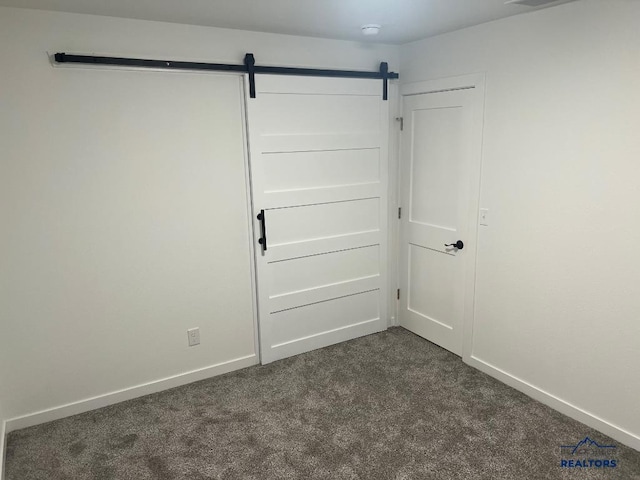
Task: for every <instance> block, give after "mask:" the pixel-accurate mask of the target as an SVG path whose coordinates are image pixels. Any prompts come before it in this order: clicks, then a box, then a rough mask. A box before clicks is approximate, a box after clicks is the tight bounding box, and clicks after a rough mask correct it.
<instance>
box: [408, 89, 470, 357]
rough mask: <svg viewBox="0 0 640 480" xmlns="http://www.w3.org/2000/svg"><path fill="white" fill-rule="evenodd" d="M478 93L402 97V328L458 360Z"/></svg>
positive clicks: (466, 309) (466, 290)
mask: <svg viewBox="0 0 640 480" xmlns="http://www.w3.org/2000/svg"><path fill="white" fill-rule="evenodd" d="M479 95H480V93H479V91H478V89H477V88H464V89H458V90H454V89H452V90H449V91H440V92H434V93H425V94H421V95H418V94H413V93H412V94H410V95H406V96H404V99H403V119H404V122H403V123H404V129H403V132H402V142H401V145H402V155H401V175H402V182H401V195H402V206H403V214H402V220H401V224H400V230H401V234H400V245H401V247H400V248H401V252H400V289H401V298H400V310H399V313H400V325H402V326H403V327H405V328H407V329H409V330H411V331H413V332H414V333H416V334H418V335H420V336H422V337H424V338H426V339H427V340H430V341H431V342H433V343H436V344H438V345H440V346H442V347H444V348H446V349H447V350H450V351H451V352H453V353H455V354H457V355H460V356H461V355H462V353H463V352H462V351H463V332H464V328H463V327H464V326H465V325H464V324H465V322H464V319H465V315H472V304H473V285H474V278H473V277H474V267H475V248H476V246H475V238H476V225H477V202H478V192H479V181H480V177H479V175H480V149H479V145H480V142H479V139H481V135H482V103H481V101H479V100H478V99H479V98H480V97H479Z"/></svg>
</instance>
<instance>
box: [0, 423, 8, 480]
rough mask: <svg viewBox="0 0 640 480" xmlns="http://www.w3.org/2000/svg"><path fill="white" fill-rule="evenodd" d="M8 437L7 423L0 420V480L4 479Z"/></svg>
mask: <svg viewBox="0 0 640 480" xmlns="http://www.w3.org/2000/svg"><path fill="white" fill-rule="evenodd" d="M6 436H7V423H6V422H5V421H4V420H2V419H0V480H2V479H3V478H4V457H5V451H4V447H5V445H6V444H7V441H6Z"/></svg>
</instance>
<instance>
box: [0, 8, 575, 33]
mask: <svg viewBox="0 0 640 480" xmlns="http://www.w3.org/2000/svg"><path fill="white" fill-rule="evenodd" d="M504 1H505V0H0V6H10V7H23V8H35V9H40V10H55V11H62V12H74V13H87V14H94V15H106V16H111V17H123V18H137V19H142V20H156V21H163V22H172V23H184V24H191V25H206V26H213V27H225V28H234V29H241V30H254V31H259V32H271V33H283V34H291V35H303V36H311V37H324V38H336V39H343V40H357V41H366V42H375V43H391V44H401V43H407V42H410V41H413V40H418V39H421V38H425V37H430V36H433V35H438V34H440V33H445V32H450V31H453V30H458V29H460V28H464V27H468V26H471V25H477V24H480V23H484V22H488V21H491V20H497V19H499V18H504V17H509V16H511V15H517V14H521V13H526V12H530V11H532V10H536V9H537V8H544V7H529V6H523V5H513V4H512V5H505V3H504ZM567 1H571V0H559V1H556V2H553V3H550V4H547V5H546V6H553V5H557V4H560V3H566V2H567ZM533 3H535V2H533ZM368 23H378V24H380V25H382V30H381V32H380V34H379V35H377V36H375V37H365V36H363V35H362V33H361V32H360V27H361V25H363V24H368Z"/></svg>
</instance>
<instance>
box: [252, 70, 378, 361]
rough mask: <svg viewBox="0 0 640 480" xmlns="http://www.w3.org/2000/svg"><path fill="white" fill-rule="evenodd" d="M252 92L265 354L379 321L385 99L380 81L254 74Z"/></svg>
mask: <svg viewBox="0 0 640 480" xmlns="http://www.w3.org/2000/svg"><path fill="white" fill-rule="evenodd" d="M256 91H257V96H256V98H247V110H248V130H249V150H250V152H249V154H250V161H251V183H252V197H253V210H254V220H255V224H254V231H255V237H256V238H255V242H256V243H255V245H256V269H257V287H258V314H259V332H260V350H261V361H262V363H263V364H264V363H269V362H272V361H274V360H278V359H281V358H285V357H289V356H292V355H296V354H299V353H303V352H307V351H309V350H313V349H316V348H320V347H324V346H327V345H331V344H334V343H338V342H342V341H345V340H349V339H352V338H355V337H359V336H362V335H367V334H371V333H374V332H379V331H382V330H384V329H386V328H387V319H386V311H387V308H386V304H385V303H386V298H387V295H386V292H385V289H386V285H387V281H386V256H387V252H386V248H387V240H386V239H387V155H388V152H387V142H388V102H386V101H383V100H382V82H381V81H380V80H363V79H341V78H316V77H312V78H311V77H290V76H276V75H256ZM261 211H264V217H261V218H263V221H261V220H260V219H259V218H258V216H259V215H260V213H261ZM263 222H264V225H263V224H262V223H263ZM265 229H266V248H264V247H265V245H264V243H263V244H260V243H259V237H262V235H263V233H264V230H265Z"/></svg>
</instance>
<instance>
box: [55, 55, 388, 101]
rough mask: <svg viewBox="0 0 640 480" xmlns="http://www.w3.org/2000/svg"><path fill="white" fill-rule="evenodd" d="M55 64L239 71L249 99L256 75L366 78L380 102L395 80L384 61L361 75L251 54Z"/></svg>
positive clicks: (75, 58) (59, 59) (62, 59)
mask: <svg viewBox="0 0 640 480" xmlns="http://www.w3.org/2000/svg"><path fill="white" fill-rule="evenodd" d="M54 59H55V61H56V63H79V64H84V65H111V66H119V67H140V68H154V69H164V70H203V71H217V72H239V73H246V74H248V75H249V96H250V97H251V98H256V78H255V75H256V74H257V73H261V74H267V75H299V76H307V77H334V78H370V79H374V80H382V99H383V100H388V98H389V80H395V79H397V78H399V75H398V74H397V73H396V72H390V71H389V64H388V63H387V62H382V63H380V69H379V70H378V71H377V72H364V71H360V70H325V69H319V68H297V67H270V66H264V65H256V60H255V57H254V55H253V54H252V53H247V54H246V55H245V56H244V64H243V65H234V64H226V63H202V62H180V61H174V60H151V59H142V58H123V57H101V56H93V55H71V54H68V53H56V54H55V55H54Z"/></svg>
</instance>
